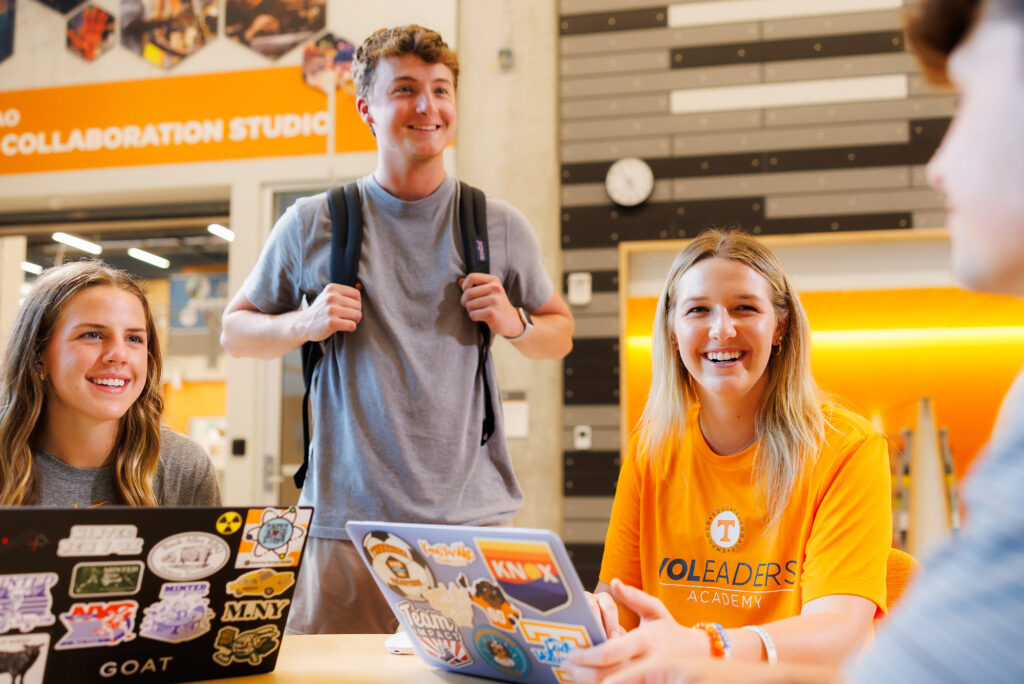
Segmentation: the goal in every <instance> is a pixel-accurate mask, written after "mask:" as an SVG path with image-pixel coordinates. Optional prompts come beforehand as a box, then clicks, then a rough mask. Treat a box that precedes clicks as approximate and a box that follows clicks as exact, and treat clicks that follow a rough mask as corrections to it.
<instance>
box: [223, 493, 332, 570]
mask: <svg viewBox="0 0 1024 684" xmlns="http://www.w3.org/2000/svg"><path fill="white" fill-rule="evenodd" d="M312 517H313V511H311V510H309V509H308V508H305V509H303V508H297V507H295V506H292V507H291V508H250V509H249V511H248V512H247V513H246V516H245V527H244V530H243V532H242V540H241V541H240V542H239V544H238V558H236V559H235V567H236V568H275V567H294V566H296V565H298V564H299V556H300V555H302V545H303V544H304V543H305V542H306V535H307V534H308V533H309V521H310V519H311V518H312Z"/></svg>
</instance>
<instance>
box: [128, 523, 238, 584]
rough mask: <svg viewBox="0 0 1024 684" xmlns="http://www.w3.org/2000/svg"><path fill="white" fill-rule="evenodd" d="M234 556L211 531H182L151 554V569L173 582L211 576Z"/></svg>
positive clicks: (159, 543) (160, 543)
mask: <svg viewBox="0 0 1024 684" xmlns="http://www.w3.org/2000/svg"><path fill="white" fill-rule="evenodd" d="M230 557H231V549H230V548H229V547H228V544H227V542H226V541H224V540H223V539H221V538H220V537H218V536H216V535H212V534H210V533H208V532H181V533H179V534H173V535H171V536H170V537H167V538H166V539H162V540H160V541H159V542H157V543H156V545H155V546H153V548H152V549H150V551H149V556H148V557H147V562H148V563H149V569H150V570H152V571H153V573H154V574H156V575H157V576H159V577H162V578H164V579H165V580H171V581H172V582H189V581H192V580H197V579H202V578H204V577H209V576H210V575H212V574H213V573H215V572H217V571H218V570H220V569H221V568H223V567H224V566H225V565H226V564H227V562H228V559H229V558H230Z"/></svg>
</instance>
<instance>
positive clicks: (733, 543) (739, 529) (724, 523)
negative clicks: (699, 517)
mask: <svg viewBox="0 0 1024 684" xmlns="http://www.w3.org/2000/svg"><path fill="white" fill-rule="evenodd" d="M704 536H705V537H706V538H707V540H708V543H709V544H711V546H712V547H713V548H714V549H715V550H716V551H720V552H722V553H728V552H730V551H738V550H739V548H740V545H741V543H742V542H743V538H744V528H743V520H742V519H740V516H739V515H737V513H736V511H735V510H733V509H732V508H729V507H728V506H726V507H723V508H719V509H718V510H717V511H715V512H714V513H712V514H711V517H709V518H708V521H707V522H706V523H705V524H704Z"/></svg>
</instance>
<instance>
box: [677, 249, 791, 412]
mask: <svg viewBox="0 0 1024 684" xmlns="http://www.w3.org/2000/svg"><path fill="white" fill-rule="evenodd" d="M675 294H676V296H675V301H676V305H675V308H674V310H673V311H672V319H671V320H672V323H671V325H672V333H673V339H674V342H675V343H676V344H677V345H678V347H679V358H680V359H681V360H682V362H683V364H684V365H685V366H686V370H687V371H688V372H689V374H690V377H691V378H692V379H693V382H694V390H695V391H696V393H697V397H698V399H699V400H700V402H701V403H702V404H705V405H707V403H708V402H709V401H710V402H713V401H715V400H716V399H728V398H741V397H747V396H748V395H749V394H750V393H751V392H756V393H757V394H758V397H757V399H760V394H761V393H763V392H764V387H765V385H766V383H767V378H766V376H765V369H766V368H767V367H768V361H769V359H770V358H771V353H772V345H773V344H776V343H777V341H778V339H779V338H780V337H781V335H782V332H783V329H784V322H783V321H780V320H779V318H778V316H777V314H776V312H775V307H774V306H773V305H772V295H771V286H770V285H769V283H768V281H767V280H766V279H765V278H764V277H763V276H762V275H761V274H760V273H758V272H757V271H755V270H753V269H752V268H750V267H749V266H747V265H745V264H743V263H741V262H739V261H735V260H732V259H723V258H718V257H715V258H711V259H704V260H703V261H699V262H697V263H696V264H694V265H693V266H691V267H690V268H689V269H688V270H687V271H686V273H684V274H683V275H682V276H681V277H680V278H679V280H678V282H677V284H676V293H675Z"/></svg>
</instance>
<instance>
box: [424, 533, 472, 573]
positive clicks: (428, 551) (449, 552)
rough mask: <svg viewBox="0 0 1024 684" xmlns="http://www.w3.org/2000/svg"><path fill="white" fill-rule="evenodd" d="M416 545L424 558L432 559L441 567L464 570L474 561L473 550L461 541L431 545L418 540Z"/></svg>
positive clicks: (425, 541)
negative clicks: (447, 566) (448, 566)
mask: <svg viewBox="0 0 1024 684" xmlns="http://www.w3.org/2000/svg"><path fill="white" fill-rule="evenodd" d="M418 543H419V545H420V549H422V550H423V553H424V554H425V555H426V556H428V557H429V558H433V559H434V560H435V561H437V562H438V563H440V564H441V565H451V566H453V567H461V568H464V567H466V566H467V565H469V564H470V563H472V562H473V561H475V560H476V554H475V553H473V549H471V548H469V547H468V546H466V544H465V543H463V542H461V541H457V542H452V543H451V544H445V543H444V542H438V543H436V544H431V543H430V542H429V541H427V540H426V539H420V540H418Z"/></svg>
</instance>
